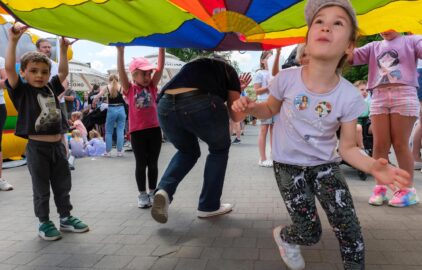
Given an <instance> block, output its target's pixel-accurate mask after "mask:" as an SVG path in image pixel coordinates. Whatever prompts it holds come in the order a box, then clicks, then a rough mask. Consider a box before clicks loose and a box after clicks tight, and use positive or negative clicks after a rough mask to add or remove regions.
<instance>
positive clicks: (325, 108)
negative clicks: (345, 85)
mask: <svg viewBox="0 0 422 270" xmlns="http://www.w3.org/2000/svg"><path fill="white" fill-rule="evenodd" d="M331 110H332V106H331V103H329V102H327V101H321V102H319V103H318V104H317V105H316V106H315V112H316V113H317V114H318V116H319V117H324V116H327V115H328V114H329V113H330V112H331Z"/></svg>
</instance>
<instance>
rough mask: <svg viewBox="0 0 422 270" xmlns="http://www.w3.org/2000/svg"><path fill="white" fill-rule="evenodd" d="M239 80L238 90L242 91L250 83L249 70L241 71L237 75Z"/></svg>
mask: <svg viewBox="0 0 422 270" xmlns="http://www.w3.org/2000/svg"><path fill="white" fill-rule="evenodd" d="M239 81H240V90H241V91H243V89H245V88H246V87H248V85H249V84H250V83H251V81H252V76H251V74H250V73H249V72H248V73H242V74H241V75H240V76H239Z"/></svg>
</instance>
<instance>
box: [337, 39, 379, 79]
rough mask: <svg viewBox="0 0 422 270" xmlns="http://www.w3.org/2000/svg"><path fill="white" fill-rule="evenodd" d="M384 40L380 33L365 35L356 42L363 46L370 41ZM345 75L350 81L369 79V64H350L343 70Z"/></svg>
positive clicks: (358, 45)
mask: <svg viewBox="0 0 422 270" xmlns="http://www.w3.org/2000/svg"><path fill="white" fill-rule="evenodd" d="M377 40H382V38H381V36H380V35H378V34H377V35H372V36H363V37H361V38H359V39H358V41H357V42H356V47H357V48H358V47H361V46H363V45H365V44H367V43H369V42H372V41H377ZM343 77H344V78H346V79H347V80H349V81H350V82H355V81H359V80H368V65H362V66H348V67H346V68H345V69H344V71H343Z"/></svg>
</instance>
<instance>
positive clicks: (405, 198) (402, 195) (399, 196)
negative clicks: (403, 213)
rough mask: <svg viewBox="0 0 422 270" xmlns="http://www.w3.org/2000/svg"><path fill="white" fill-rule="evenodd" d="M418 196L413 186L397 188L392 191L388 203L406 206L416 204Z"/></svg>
mask: <svg viewBox="0 0 422 270" xmlns="http://www.w3.org/2000/svg"><path fill="white" fill-rule="evenodd" d="M418 202H419V197H418V195H417V194H416V189H415V188H405V189H399V190H397V191H396V192H394V195H393V198H391V200H390V201H389V202H388V204H389V205H391V206H395V207H406V206H410V205H414V204H417V203H418Z"/></svg>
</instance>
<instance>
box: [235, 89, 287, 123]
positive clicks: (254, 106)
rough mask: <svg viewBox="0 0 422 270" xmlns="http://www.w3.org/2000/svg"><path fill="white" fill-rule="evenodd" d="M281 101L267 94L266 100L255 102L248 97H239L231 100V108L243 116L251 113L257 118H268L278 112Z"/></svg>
mask: <svg viewBox="0 0 422 270" xmlns="http://www.w3.org/2000/svg"><path fill="white" fill-rule="evenodd" d="M282 103H283V102H282V101H280V100H278V99H276V98H275V97H273V96H272V95H271V94H270V95H269V97H268V99H267V101H265V102H262V103H256V102H255V101H254V100H252V99H250V98H249V97H240V98H239V99H237V100H236V101H234V102H233V104H232V106H231V108H232V110H233V111H234V112H236V113H243V114H244V115H245V116H246V115H248V114H252V115H253V116H255V117H256V118H258V119H266V118H270V117H272V116H273V115H276V114H277V113H279V112H280V108H281V104H282Z"/></svg>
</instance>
